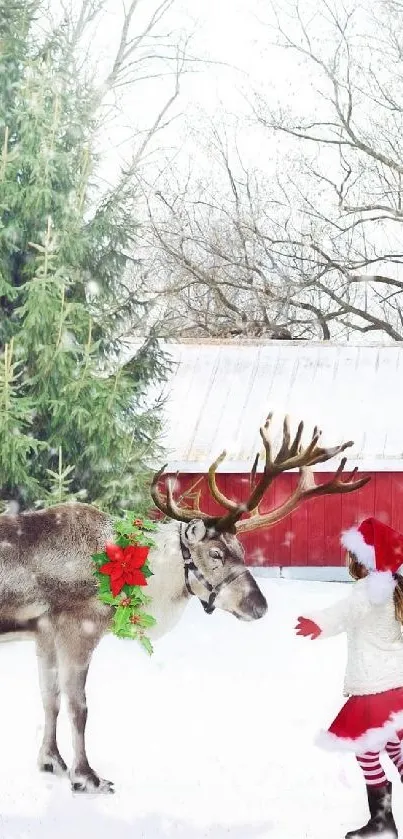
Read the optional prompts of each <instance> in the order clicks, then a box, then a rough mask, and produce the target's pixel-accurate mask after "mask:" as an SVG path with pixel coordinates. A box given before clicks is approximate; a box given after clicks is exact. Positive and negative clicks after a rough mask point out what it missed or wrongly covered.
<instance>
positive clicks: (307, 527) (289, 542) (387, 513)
mask: <svg viewBox="0 0 403 839" xmlns="http://www.w3.org/2000/svg"><path fill="white" fill-rule="evenodd" d="M330 477H331V475H327V474H326V473H320V474H318V475H317V478H316V479H317V481H318V482H322V481H323V482H324V481H326V480H327V479H328V478H330ZM176 480H177V483H176V491H175V496H176V498H178V496H183V497H182V502H181V503H182V505H183V506H185V505H187V506H193V505H194V504H196V505H198V506H199V508H200V509H201V510H203V511H204V512H206V513H209V514H213V515H214V514H216V513H218V512H220V508H219V507H218V506H217V505H216V504H215V502H214V501H213V500H212V499H211V497H210V494H209V491H208V485H207V478H206V476H205V475H195V474H192V475H181V476H179V477H178V478H177V479H176ZM297 480H298V475H296V474H284V475H280V476H279V477H278V478H277V479H276V480H275V482H274V484H273V486H272V488H271V489H270V490H269V492H268V493H267V497H265V498H264V499H263V502H262V504H261V507H260V509H261V512H262V513H264V512H266V511H267V510H269V509H271V508H272V507H276V506H278V505H279V504H281V503H282V502H283V501H284V500H285V499H286V498H287V497H288V496H289V495H290V494H291V492H292V490H293V488H294V487H295V485H296V482H297ZM217 484H218V486H219V488H220V489H221V490H222V491H223V492H224V493H225V495H227V496H228V497H230V498H231V497H232V498H236V499H238V500H240V501H244V500H245V499H246V498H247V496H248V491H249V477H247V476H245V475H236V474H231V475H225V474H219V475H217ZM370 515H375V516H376V517H377V518H379V519H381V520H383V521H384V522H385V523H387V524H390V525H392V526H393V527H395V528H396V529H398V530H401V531H403V473H401V472H376V473H372V480H371V481H370V482H369V483H368V484H367V485H366V486H365V487H363V489H361V490H359V491H358V492H353V493H350V494H347V495H335V496H328V497H326V496H325V497H323V498H315V499H311V500H310V501H307V502H306V503H305V504H303V505H302V506H301V507H300V508H299V509H298V510H296V511H295V512H294V513H292V514H291V515H290V516H289V517H288V518H287V519H285V520H284V521H282V522H279V523H278V524H277V525H275V527H273V528H272V529H264V528H262V529H259V530H256V531H254V532H252V533H246V534H241V536H240V538H241V541H242V543H243V544H244V547H245V551H246V555H247V563H248V564H249V565H251V566H270V565H274V566H284V567H292V566H323V565H326V566H342V565H344V554H343V552H342V551H341V549H340V544H339V539H340V532H341V531H342V530H343V529H345V528H348V527H351V525H352V524H355V523H356V522H357V520H359V519H362V518H365V517H366V516H370Z"/></svg>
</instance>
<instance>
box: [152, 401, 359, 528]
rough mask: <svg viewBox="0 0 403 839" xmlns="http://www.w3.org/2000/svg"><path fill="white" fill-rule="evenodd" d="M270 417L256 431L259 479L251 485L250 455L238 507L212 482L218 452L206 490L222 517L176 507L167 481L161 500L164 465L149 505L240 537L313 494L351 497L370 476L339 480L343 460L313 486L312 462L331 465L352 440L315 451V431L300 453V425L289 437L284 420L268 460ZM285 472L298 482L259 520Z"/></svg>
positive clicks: (253, 477)
mask: <svg viewBox="0 0 403 839" xmlns="http://www.w3.org/2000/svg"><path fill="white" fill-rule="evenodd" d="M272 417H273V415H272V414H269V416H268V417H267V419H266V422H265V423H264V425H263V426H262V427H261V429H260V436H261V438H262V440H263V445H264V449H265V465H264V469H263V473H262V475H261V477H260V478H259V479H258V480H256V473H257V464H258V460H259V455H257V456H256V458H255V461H254V464H253V467H252V471H251V477H250V495H249V499H248V501H247V502H246V503H245V504H239V503H238V502H237V501H235V500H234V499H231V498H227V497H226V496H225V495H224V493H223V492H221V490H219V489H218V486H217V482H216V472H217V469H218V467H219V465H220V464H221V463H222V461H223V460H224V458H225V457H226V452H225V451H223V452H222V453H221V454H220V455H219V456H218V457H217V459H216V460H215V461H214V462H213V463H212V464H211V466H210V468H209V471H208V485H209V489H210V493H211V495H212V497H213V498H214V500H215V501H216V502H217V503H218V504H220V506H221V507H224V509H225V510H227V513H226V514H225V515H223V516H221V517H220V516H216V517H213V516H207V515H205V514H204V513H203V512H202V511H200V510H192V509H190V508H188V507H180V506H179V505H178V504H177V503H176V502H175V500H174V498H173V489H172V485H171V483H170V481H168V482H167V492H166V497H164V496H163V495H162V493H161V492H160V490H159V488H158V481H159V479H160V478H161V476H162V475H163V473H164V470H165V468H166V466H163V467H162V469H160V470H159V471H158V472H157V473H156V474H155V475H154V479H153V481H152V485H151V495H152V498H153V501H154V503H155V505H156V507H158V509H159V510H161V512H163V513H164V514H165V515H166V516H169V518H173V519H177V520H178V521H187V522H188V521H191V520H192V519H203V521H204V522H205V523H206V524H207V525H211V526H214V527H215V528H216V529H217V530H220V531H221V532H223V531H227V532H230V531H232V532H235V530H236V532H237V533H240V532H245V531H246V530H253V529H254V528H256V527H263V526H271V525H273V524H275V523H276V522H277V521H280V519H282V518H284V517H285V516H286V515H288V514H289V513H291V512H292V510H294V509H295V508H296V507H297V506H298V505H299V504H300V503H301V502H302V501H305V500H307V499H308V498H312V497H314V496H318V495H329V494H331V493H346V492H354V491H355V490H357V489H360V488H361V487H363V486H364V485H365V484H366V483H368V481H369V480H370V477H366V478H359V479H358V480H355V475H356V473H357V468H355V469H354V470H353V472H352V473H351V475H350V477H349V478H347V479H345V480H343V478H342V473H343V470H344V466H345V464H346V458H343V459H342V461H341V463H340V466H339V467H338V469H337V471H336V473H335V474H334V476H333V478H331V479H330V480H329V481H327V482H325V483H324V484H319V485H316V483H315V481H314V478H313V475H312V473H311V467H312V466H315V465H316V464H317V463H325V462H326V461H328V460H331V458H332V457H335V456H336V455H338V454H341V453H342V452H344V451H345V449H347V448H349V447H350V446H352V445H353V441H352V440H349V441H348V442H347V443H342V444H341V445H339V446H333V448H324V447H322V446H319V440H320V436H321V432H320V431H319V429H318V428H317V427H316V426H315V428H314V430H313V433H312V438H311V440H310V442H309V444H308V445H307V446H306V447H305V448H304V447H303V446H302V444H301V439H302V433H303V430H304V423H303V422H300V423H299V425H298V429H297V432H296V434H295V437H294V438H293V439H292V438H291V433H290V422H289V418H288V416H286V417H285V419H284V423H283V437H282V442H281V446H280V449H279V451H278V453H277V455H276V456H275V457H273V452H272V444H271V441H270V429H271V422H272ZM290 469H299V470H300V479H299V482H298V486H297V487H296V489H295V490H294V492H293V493H292V495H291V496H290V497H289V498H288V499H287V500H286V501H285V502H284V503H283V504H281V505H280V506H279V507H277V508H275V509H274V510H271V511H270V512H268V513H265V514H264V515H262V516H261V515H260V514H259V511H258V507H259V503H260V501H261V500H262V498H263V495H264V494H265V492H266V491H267V490H268V488H269V487H270V485H271V484H272V482H273V480H274V479H275V478H276V477H277V475H280V474H281V473H282V472H288V471H289V470H290ZM244 513H251V514H252V515H251V516H250V517H249V518H247V519H243V520H242V521H240V519H241V516H242V515H243V514H244Z"/></svg>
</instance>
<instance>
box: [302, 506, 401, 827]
mask: <svg viewBox="0 0 403 839" xmlns="http://www.w3.org/2000/svg"><path fill="white" fill-rule="evenodd" d="M341 543H342V545H344V547H345V548H346V549H347V551H348V563H349V572H350V574H351V576H352V577H353V578H354V579H355V580H357V582H356V584H355V586H354V588H353V591H352V593H351V595H350V597H348V598H346V599H345V600H343V601H341V602H340V603H336V604H335V605H334V606H331V607H330V608H328V609H324V610H322V611H321V612H316V613H311V614H309V615H306V616H305V617H299V618H298V623H297V626H296V628H295V629H296V633H297V635H304V636H306V637H310V638H311V639H312V640H314V639H316V638H328V637H330V636H331V635H337V634H339V633H340V632H346V633H347V645H348V659H347V669H346V675H345V683H344V695H345V696H348V697H349V699H348V700H347V702H346V703H345V705H344V706H343V707H342V709H341V711H340V712H339V714H338V715H337V717H336V719H335V720H334V721H333V722H332V724H331V726H330V728H329V729H328V731H326V732H322V734H321V735H320V737H319V743H320V744H321V745H322V746H324V747H330V748H336V749H348V750H351V751H352V752H354V753H355V755H356V759H357V761H358V764H359V766H360V767H361V769H362V772H363V774H364V778H365V783H366V788H367V796H368V805H369V812H370V819H369V821H368V823H367V824H366V825H364V827H361V828H360V829H357V830H352V831H350V832H349V833H347V834H346V839H354V837H360V836H361V837H365V836H366V837H371V836H382V837H385V839H386V837H387V836H388V837H397V830H396V825H395V820H394V818H393V813H392V807H391V789H392V785H391V783H390V782H389V781H388V779H387V777H386V775H385V773H384V771H383V769H382V766H381V763H380V752H381V751H386V753H387V754H388V756H389V757H390V759H391V760H392V761H393V763H394V764H395V766H396V768H397V770H398V772H399V774H400V777H401V779H402V780H403V755H402V747H401V740H402V737H403V639H402V632H401V624H402V623H403V577H401V576H400V575H399V574H397V570H398V568H399V567H400V565H402V563H403V536H402V535H401V534H400V533H397V532H396V531H395V530H392V528H391V527H387V525H385V524H382V522H380V521H377V520H376V519H374V518H369V519H366V520H365V521H363V522H362V523H361V525H360V526H359V527H358V528H352V529H351V530H348V531H346V532H345V533H343V534H342V538H341Z"/></svg>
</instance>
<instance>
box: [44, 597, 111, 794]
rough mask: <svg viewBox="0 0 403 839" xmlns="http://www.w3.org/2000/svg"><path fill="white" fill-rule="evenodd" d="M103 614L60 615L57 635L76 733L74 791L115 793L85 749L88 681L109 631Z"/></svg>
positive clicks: (64, 686) (64, 687) (62, 680)
mask: <svg viewBox="0 0 403 839" xmlns="http://www.w3.org/2000/svg"><path fill="white" fill-rule="evenodd" d="M99 618H100V616H99V614H98V615H96V614H91V612H90V613H88V612H87V613H86V614H85V615H80V616H77V615H72V614H63V615H60V616H59V618H58V629H57V635H56V646H57V655H58V662H59V677H60V683H61V687H62V690H63V692H64V693H65V694H66V697H67V702H68V711H69V716H70V722H71V727H72V733H73V751H74V757H73V765H72V767H71V770H70V780H71V786H72V789H73V791H74V792H87V793H111V792H114V789H113V784H112V782H111V781H105V780H103V779H102V778H100V777H99V776H98V775H97V774H96V772H94V770H93V769H92V768H91V766H90V764H89V763H88V758H87V753H86V749H85V726H86V722H87V701H86V695H85V683H86V680H87V674H88V668H89V665H90V660H91V656H92V653H93V651H94V649H95V647H96V646H97V644H98V641H99V639H100V638H101V636H102V635H103V634H104V631H105V621H103V622H102V621H101V620H100V619H99Z"/></svg>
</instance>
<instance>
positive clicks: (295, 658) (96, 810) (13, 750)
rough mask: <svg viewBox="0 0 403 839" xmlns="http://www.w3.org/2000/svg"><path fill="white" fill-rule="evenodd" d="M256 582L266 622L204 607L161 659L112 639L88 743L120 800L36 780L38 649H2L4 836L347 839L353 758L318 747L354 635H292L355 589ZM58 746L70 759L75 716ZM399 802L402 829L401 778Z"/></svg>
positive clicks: (102, 650)
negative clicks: (315, 612) (303, 619)
mask: <svg viewBox="0 0 403 839" xmlns="http://www.w3.org/2000/svg"><path fill="white" fill-rule="evenodd" d="M259 584H260V585H261V586H262V588H263V589H264V591H265V593H266V595H267V598H268V602H269V612H268V614H267V616H266V617H265V618H264V619H263V620H261V621H257V622H256V623H250V624H243V623H240V622H238V621H237V620H236V619H235V618H233V617H232V616H230V615H226V614H223V613H220V612H215V613H214V614H213V615H212V616H207V615H205V614H204V612H203V610H202V607H201V606H200V604H199V603H198V602H197V601H196V600H194V602H192V603H191V604H190V605H189V607H188V610H187V612H186V613H185V616H184V618H183V619H182V621H181V623H180V624H178V626H177V627H176V628H175V629H174V630H173V631H172V632H171V633H170V634H169V635H167V636H166V637H164V638H163V639H161V640H160V641H159V642H158V643H157V644H156V650H155V653H154V656H153V657H152V658H151V659H148V657H147V656H146V655H145V654H144V653H143V652H142V650H141V649H139V648H138V647H137V645H136V644H134V643H133V642H130V641H128V642H124V641H120V640H118V639H115V638H112V637H108V638H105V639H104V640H103V641H102V643H101V644H100V646H99V648H98V650H97V651H96V653H95V656H94V659H93V663H92V667H91V670H90V676H89V683H88V698H89V708H90V715H89V723H88V751H89V757H90V761H91V762H92V765H93V766H94V768H95V769H96V770H97V771H99V772H100V774H102V775H103V777H105V778H109V779H112V780H113V781H115V784H116V794H115V795H114V796H110V797H86V798H80V797H74V796H72V794H71V792H70V787H69V783H68V781H67V780H63V779H59V778H52V777H48V776H46V775H40V774H39V773H37V771H36V753H37V750H38V747H39V743H40V738H41V727H42V712H41V705H40V697H39V689H38V686H37V679H36V662H35V656H34V649H33V645H32V644H31V643H30V642H19V643H11V642H10V643H8V644H2V645H0V661H1V669H2V674H3V681H2V690H1V694H0V731H1V761H0V785H1V806H0V836H1V839H55V837H56V836H57V837H58V839H134V837H135V839H204V837H206V838H207V837H208V839H224V837H225V839H226V838H227V837H229V839H340V837H344V834H345V832H346V830H347V829H351V828H352V827H356V826H359V825H361V824H363V822H364V820H366V806H365V790H364V786H363V783H362V781H361V777H360V773H359V769H358V768H357V767H356V764H355V760H354V758H353V757H352V756H350V755H337V754H334V753H332V754H327V753H323V752H321V751H320V750H319V749H317V748H316V747H315V745H314V744H313V741H314V737H315V734H316V732H317V730H318V729H319V728H320V727H321V726H324V725H326V724H327V723H329V722H330V721H331V720H332V718H333V715H334V714H335V713H336V712H337V710H338V708H339V706H340V703H341V702H342V701H343V699H342V696H341V690H342V679H343V671H344V661H345V641H344V638H343V637H339V638H334V639H331V640H328V641H323V642H316V643H315V642H311V641H308V640H306V639H301V638H297V637H295V636H294V634H293V624H294V622H295V618H296V617H297V616H298V615H300V614H303V612H304V611H306V610H307V609H309V608H312V607H316V608H317V607H319V608H321V607H322V606H326V605H328V604H329V603H331V602H334V601H335V600H336V599H338V598H340V597H344V596H346V594H347V587H346V586H345V585H343V584H337V583H311V582H308V583H307V582H291V581H285V580H268V579H262V578H259ZM59 742H60V748H61V752H62V754H63V755H64V756H65V758H66V757H67V760H68V758H69V755H70V738H69V729H68V721H67V719H66V716H65V713H64V712H63V714H62V717H61V725H60V737H59ZM390 772H391V777H392V778H393V779H396V778H397V774H396V773H395V770H394V769H391V770H390ZM394 807H395V811H396V820H397V822H398V826H399V825H401V826H402V828H403V789H401V788H400V786H399V784H398V783H396V785H395V804H394Z"/></svg>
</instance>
